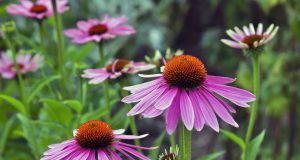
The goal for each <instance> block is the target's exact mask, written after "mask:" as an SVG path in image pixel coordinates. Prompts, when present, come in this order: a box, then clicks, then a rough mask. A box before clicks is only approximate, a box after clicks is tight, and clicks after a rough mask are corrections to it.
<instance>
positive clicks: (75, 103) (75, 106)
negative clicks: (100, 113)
mask: <svg viewBox="0 0 300 160" xmlns="http://www.w3.org/2000/svg"><path fill="white" fill-rule="evenodd" d="M63 103H64V104H66V105H67V106H69V107H71V108H72V109H74V110H75V111H76V112H77V113H81V111H82V109H83V106H82V104H81V103H80V102H79V101H77V100H66V101H64V102H63Z"/></svg>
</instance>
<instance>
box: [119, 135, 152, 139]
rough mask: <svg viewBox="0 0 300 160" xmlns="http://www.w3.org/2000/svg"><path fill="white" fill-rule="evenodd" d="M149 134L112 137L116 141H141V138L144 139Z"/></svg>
mask: <svg viewBox="0 0 300 160" xmlns="http://www.w3.org/2000/svg"><path fill="white" fill-rule="evenodd" d="M148 135H149V134H143V135H139V136H135V135H124V134H118V135H114V138H116V139H126V140H128V139H141V138H145V137H147V136H148Z"/></svg>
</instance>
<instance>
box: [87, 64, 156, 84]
mask: <svg viewBox="0 0 300 160" xmlns="http://www.w3.org/2000/svg"><path fill="white" fill-rule="evenodd" d="M154 67H155V65H152V64H146V63H144V62H133V61H128V60H125V59H116V60H115V61H113V63H111V64H108V65H107V66H106V67H105V68H99V69H87V70H85V71H84V74H83V75H82V77H84V78H90V79H91V80H90V81H89V83H90V84H98V83H101V82H103V81H104V80H106V79H107V78H111V79H115V78H117V77H119V76H121V75H122V74H134V73H137V72H141V71H146V70H150V69H152V68H154Z"/></svg>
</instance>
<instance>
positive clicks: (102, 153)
mask: <svg viewBox="0 0 300 160" xmlns="http://www.w3.org/2000/svg"><path fill="white" fill-rule="evenodd" d="M98 159H101V160H110V158H109V156H108V154H107V153H106V151H105V150H102V149H99V150H98Z"/></svg>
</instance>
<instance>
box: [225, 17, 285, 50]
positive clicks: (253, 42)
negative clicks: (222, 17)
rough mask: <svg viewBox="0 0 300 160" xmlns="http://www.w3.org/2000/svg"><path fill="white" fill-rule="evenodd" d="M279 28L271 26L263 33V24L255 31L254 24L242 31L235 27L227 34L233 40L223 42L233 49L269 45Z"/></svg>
mask: <svg viewBox="0 0 300 160" xmlns="http://www.w3.org/2000/svg"><path fill="white" fill-rule="evenodd" d="M278 29H279V27H278V26H276V27H275V26H274V24H272V25H270V26H269V28H268V29H267V30H266V31H265V32H263V25H262V24H261V23H259V24H258V27H257V29H256V30H255V28H254V26H253V24H252V23H250V24H249V28H248V27H246V26H244V27H243V30H244V31H242V30H241V29H239V28H238V27H234V30H235V31H233V30H231V29H229V30H227V31H226V33H227V34H228V36H229V37H230V38H232V39H233V40H228V39H222V40H221V41H222V42H223V43H225V44H226V45H228V46H230V47H233V48H241V49H248V48H250V49H251V48H252V49H253V48H257V47H259V46H262V45H264V44H266V43H268V42H269V41H270V40H271V39H272V38H273V37H274V36H275V35H276V33H277V31H278Z"/></svg>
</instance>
